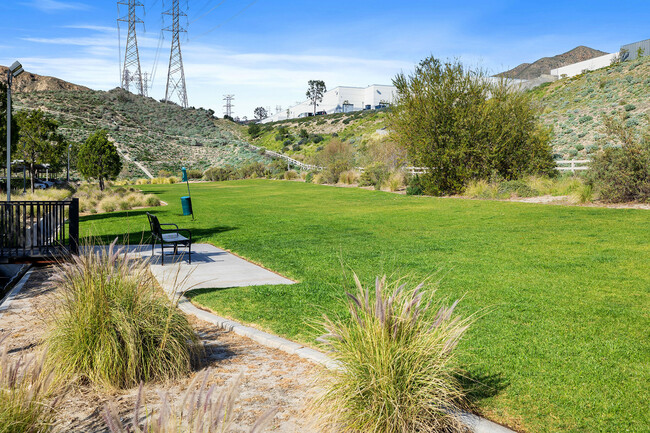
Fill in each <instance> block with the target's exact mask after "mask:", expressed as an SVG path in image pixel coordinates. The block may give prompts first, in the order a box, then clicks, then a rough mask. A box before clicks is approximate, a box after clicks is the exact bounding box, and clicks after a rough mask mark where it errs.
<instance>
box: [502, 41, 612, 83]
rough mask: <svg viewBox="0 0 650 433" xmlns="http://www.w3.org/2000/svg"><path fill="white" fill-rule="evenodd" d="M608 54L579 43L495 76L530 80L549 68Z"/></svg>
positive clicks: (549, 69)
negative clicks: (558, 52) (569, 48)
mask: <svg viewBox="0 0 650 433" xmlns="http://www.w3.org/2000/svg"><path fill="white" fill-rule="evenodd" d="M605 54H608V53H606V52H604V51H600V50H595V49H593V48H589V47H585V46H583V45H580V46H579V47H576V48H574V49H572V50H571V51H567V52H566V53H563V54H558V55H557V56H553V57H543V58H541V59H539V60H537V61H535V62H533V63H522V64H521V65H519V66H517V67H515V68H513V69H510V70H509V71H505V72H501V73H500V74H497V75H496V76H497V77H504V78H516V79H519V80H532V79H533V78H537V77H539V76H540V75H542V74H550V73H551V69H556V68H561V67H562V66H566V65H571V64H573V63H578V62H582V61H585V60H589V59H593V58H594V57H600V56H604V55H605Z"/></svg>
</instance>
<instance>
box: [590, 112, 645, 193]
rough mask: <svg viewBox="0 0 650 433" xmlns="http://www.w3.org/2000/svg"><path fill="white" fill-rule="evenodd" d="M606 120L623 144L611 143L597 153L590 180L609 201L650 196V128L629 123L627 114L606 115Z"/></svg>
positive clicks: (606, 125) (593, 161) (591, 167)
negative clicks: (619, 116) (643, 129)
mask: <svg viewBox="0 0 650 433" xmlns="http://www.w3.org/2000/svg"><path fill="white" fill-rule="evenodd" d="M603 123H604V125H605V128H606V131H607V133H608V135H609V136H610V137H612V138H614V139H616V140H617V141H619V142H620V143H621V147H607V148H605V149H604V150H603V151H601V152H599V153H597V154H596V155H594V157H593V159H592V160H591V164H590V170H589V173H588V178H589V184H590V185H592V186H593V188H594V189H596V190H597V192H598V195H599V197H600V198H601V199H603V200H606V201H610V202H625V201H634V200H640V201H648V200H650V131H646V132H645V133H644V134H640V133H639V132H638V131H636V130H635V129H634V128H633V127H630V126H627V125H626V124H625V119H624V117H621V118H618V119H617V118H614V117H607V116H605V117H604V119H603Z"/></svg>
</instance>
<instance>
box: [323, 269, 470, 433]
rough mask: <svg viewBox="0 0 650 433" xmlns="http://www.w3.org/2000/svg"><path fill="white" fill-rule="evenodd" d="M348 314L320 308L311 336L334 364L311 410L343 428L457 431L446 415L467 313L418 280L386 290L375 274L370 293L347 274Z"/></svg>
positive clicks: (456, 396)
mask: <svg viewBox="0 0 650 433" xmlns="http://www.w3.org/2000/svg"><path fill="white" fill-rule="evenodd" d="M354 277H355V281H356V285H357V289H358V291H357V294H356V295H353V294H350V293H348V294H347V295H348V297H349V303H348V306H349V311H350V315H351V316H352V318H351V320H341V319H337V320H331V319H329V318H328V317H327V316H325V318H324V319H325V320H324V323H323V326H324V327H325V329H326V331H327V334H326V335H324V336H323V337H321V338H320V339H319V341H321V343H323V344H324V345H325V347H326V348H328V349H329V351H330V356H331V357H332V359H333V360H334V361H335V362H336V363H338V365H339V366H340V368H338V369H333V370H331V371H329V372H327V373H326V380H325V381H324V382H323V387H324V392H323V395H322V396H321V397H320V398H319V399H318V400H317V402H316V408H317V411H318V412H320V413H322V414H326V415H321V420H322V421H323V423H324V424H325V426H327V427H329V428H333V429H337V430H339V431H344V432H364V433H407V432H431V431H444V432H448V431H449V432H451V431H463V426H462V424H461V423H460V422H459V421H458V419H457V417H456V416H455V415H454V414H455V413H457V410H456V409H457V407H458V405H459V404H460V403H461V399H462V396H463V393H462V390H461V388H460V385H459V384H458V382H457V380H456V379H455V377H456V374H457V373H458V369H457V367H456V363H455V359H454V348H455V347H456V345H457V344H458V341H459V340H460V339H461V337H462V336H463V334H464V332H465V331H466V330H467V328H468V326H469V324H470V319H461V318H460V317H459V316H457V315H456V314H454V310H455V308H456V305H457V304H458V301H456V302H454V303H453V304H452V305H451V306H449V307H448V306H445V305H442V303H440V302H437V301H434V300H433V299H432V295H433V292H430V293H427V292H425V291H423V285H422V284H420V285H419V286H417V287H416V288H415V289H413V290H408V289H407V288H406V284H402V285H400V286H399V287H397V288H395V289H394V290H392V293H389V290H390V287H389V286H388V285H387V284H386V277H383V278H381V279H380V278H377V280H376V282H375V289H374V294H372V293H371V292H370V291H369V290H368V289H365V290H364V288H363V287H362V285H361V283H360V282H359V279H358V278H357V276H356V275H355V276H354Z"/></svg>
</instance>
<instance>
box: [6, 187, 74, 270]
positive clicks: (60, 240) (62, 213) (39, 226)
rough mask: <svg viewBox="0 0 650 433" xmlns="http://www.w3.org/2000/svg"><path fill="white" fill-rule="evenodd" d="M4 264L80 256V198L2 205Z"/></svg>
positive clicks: (13, 202)
mask: <svg viewBox="0 0 650 433" xmlns="http://www.w3.org/2000/svg"><path fill="white" fill-rule="evenodd" d="M0 227H1V228H2V233H0V261H3V262H8V261H13V260H21V259H28V258H51V257H56V256H60V255H65V254H78V253H79V199H78V198H73V199H71V200H64V201H11V202H7V201H3V202H0Z"/></svg>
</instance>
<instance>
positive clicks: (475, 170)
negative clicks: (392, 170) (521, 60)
mask: <svg viewBox="0 0 650 433" xmlns="http://www.w3.org/2000/svg"><path fill="white" fill-rule="evenodd" d="M394 83H395V86H396V87H397V96H398V104H397V105H396V106H394V107H393V109H392V110H391V112H390V114H389V117H388V119H389V126H390V129H391V130H392V136H393V137H395V139H396V140H397V142H398V143H399V144H401V145H402V146H403V147H404V148H406V149H407V151H408V153H409V156H410V157H411V159H412V160H413V162H414V164H416V165H419V166H423V167H428V168H429V169H430V170H429V171H428V172H427V173H426V174H423V175H422V176H421V179H422V186H423V188H424V190H425V191H426V192H427V193H431V194H435V195H441V194H454V193H459V192H461V191H462V189H463V188H464V186H465V184H466V183H467V182H468V181H469V180H470V179H488V178H489V177H490V176H491V175H492V174H493V173H497V174H498V175H499V176H501V177H502V178H504V179H506V180H514V179H519V178H521V177H523V176H525V175H527V174H537V173H542V174H549V175H551V174H554V172H555V163H554V161H553V158H552V152H551V146H550V144H549V143H550V139H551V131H550V130H549V129H548V128H547V127H545V126H544V125H543V123H542V122H541V121H540V119H539V116H540V115H541V108H540V107H538V106H536V105H534V104H533V102H532V99H531V96H530V95H529V94H527V93H524V92H519V91H517V90H513V89H510V88H509V87H508V85H507V83H506V82H505V81H504V80H502V81H500V82H499V83H497V84H492V83H490V82H489V81H488V80H485V79H483V74H482V73H480V72H477V71H470V70H467V69H465V68H464V67H463V66H462V64H460V63H459V62H446V63H442V62H441V61H439V60H437V59H435V58H433V57H429V58H427V59H425V60H423V61H422V62H421V63H420V64H419V65H418V66H417V67H416V69H415V72H414V73H413V74H412V75H410V76H408V77H407V76H406V75H404V74H399V75H398V76H397V77H396V78H395V79H394Z"/></svg>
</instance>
